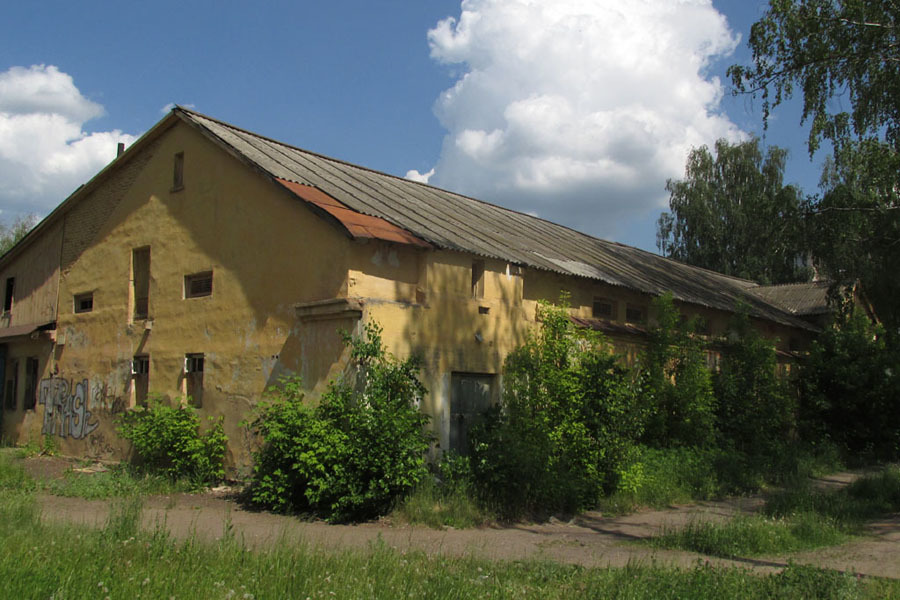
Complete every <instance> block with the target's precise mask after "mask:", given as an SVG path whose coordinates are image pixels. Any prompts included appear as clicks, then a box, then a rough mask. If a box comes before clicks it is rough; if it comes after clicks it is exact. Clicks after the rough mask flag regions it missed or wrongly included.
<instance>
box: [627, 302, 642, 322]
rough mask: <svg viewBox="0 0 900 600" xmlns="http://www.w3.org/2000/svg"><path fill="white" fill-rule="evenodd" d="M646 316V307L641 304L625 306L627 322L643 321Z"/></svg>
mask: <svg viewBox="0 0 900 600" xmlns="http://www.w3.org/2000/svg"><path fill="white" fill-rule="evenodd" d="M644 318H645V314H644V309H643V308H642V307H640V306H631V305H629V306H627V307H626V308H625V322H626V323H643V322H644Z"/></svg>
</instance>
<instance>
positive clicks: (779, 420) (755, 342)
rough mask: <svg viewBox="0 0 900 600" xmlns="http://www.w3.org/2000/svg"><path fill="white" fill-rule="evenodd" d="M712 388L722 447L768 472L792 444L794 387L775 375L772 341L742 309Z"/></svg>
mask: <svg viewBox="0 0 900 600" xmlns="http://www.w3.org/2000/svg"><path fill="white" fill-rule="evenodd" d="M714 385H715V391H716V396H717V398H718V403H719V404H718V408H719V414H718V417H719V419H718V420H719V433H720V436H721V441H720V445H721V446H722V447H724V448H728V447H732V448H734V449H735V450H737V451H739V452H742V453H744V454H747V455H748V456H750V457H753V458H754V459H755V462H756V463H757V464H758V465H759V467H760V468H761V469H765V470H767V469H768V466H769V464H770V463H771V459H774V458H775V457H777V456H778V455H779V454H780V453H781V451H782V450H783V449H784V448H785V446H786V445H787V444H788V441H789V436H790V434H791V430H792V429H793V428H794V426H795V406H796V402H795V399H794V395H793V394H792V390H791V383H790V382H789V380H788V379H787V378H786V377H783V376H780V375H779V374H778V372H777V361H776V357H775V345H774V343H773V342H772V341H771V340H769V339H766V338H765V337H763V336H762V334H760V333H759V331H757V329H756V328H755V327H753V325H752V324H751V323H750V319H749V317H748V316H747V314H746V313H745V312H742V311H740V310H739V311H738V313H737V314H736V315H735V316H734V317H733V318H732V321H731V324H730V326H729V331H728V334H727V336H726V341H725V345H724V347H723V353H722V362H721V365H720V370H719V372H718V373H716V375H715V377H714ZM761 460H762V461H763V462H765V463H766V464H765V465H763V464H761V463H760V461H761Z"/></svg>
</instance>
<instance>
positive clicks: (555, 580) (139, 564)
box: [0, 492, 900, 600]
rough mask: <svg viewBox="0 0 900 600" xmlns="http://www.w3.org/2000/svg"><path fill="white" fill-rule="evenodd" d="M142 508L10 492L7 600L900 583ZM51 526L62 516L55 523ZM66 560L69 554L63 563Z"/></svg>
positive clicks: (833, 591)
mask: <svg viewBox="0 0 900 600" xmlns="http://www.w3.org/2000/svg"><path fill="white" fill-rule="evenodd" d="M137 506H138V505H137V504H136V503H135V504H129V503H126V504H124V505H122V506H119V507H117V509H116V511H115V515H116V516H115V519H113V520H112V521H111V522H110V523H109V524H108V526H107V527H106V528H104V529H97V528H92V527H87V526H74V525H64V524H61V523H57V522H42V520H41V519H40V512H39V510H38V505H37V503H36V502H35V501H34V497H33V495H30V494H22V493H15V494H10V495H4V493H3V492H0V539H2V540H3V545H4V546H3V549H4V551H3V552H0V597H2V598H50V597H54V598H95V597H98V598H104V597H107V596H109V597H110V598H137V597H141V598H171V597H178V598H180V597H182V596H183V595H184V593H185V590H189V595H190V597H192V598H198V599H207V598H208V599H221V598H236V599H237V598H247V599H249V598H306V597H311V598H320V597H321V598H330V597H335V598H481V597H487V596H490V597H491V598H497V599H516V600H521V599H532V598H533V599H540V600H555V599H559V600H562V599H568V598H576V597H586V598H635V599H637V598H653V599H675V598H692V599H697V600H703V599H709V600H713V599H715V600H718V599H720V598H730V599H731V598H733V599H736V600H748V599H757V598H758V599H768V598H798V599H799V598H817V599H818V598H821V599H826V600H827V599H835V600H836V599H838V598H840V599H854V598H861V599H868V598H871V599H876V598H877V599H879V600H880V599H882V598H892V597H897V596H898V595H900V584H898V582H896V581H892V580H886V579H885V580H882V579H878V578H861V579H860V578H857V577H855V576H854V575H853V574H843V573H839V572H836V571H827V570H821V569H817V568H815V567H809V566H799V565H788V566H787V567H785V568H784V569H783V570H781V571H780V572H778V573H765V572H753V571H750V570H748V569H742V568H734V567H726V566H717V565H714V564H710V563H709V562H706V563H701V562H698V563H696V564H695V565H693V566H690V567H687V568H678V567H670V566H659V565H656V564H643V565H642V564H631V565H629V566H627V567H625V568H585V567H581V566H577V565H566V564H560V563H554V562H550V561H534V560H525V561H490V560H483V559H478V558H472V557H471V556H464V557H458V556H453V555H452V553H446V552H441V553H435V554H432V555H429V554H426V553H424V552H417V551H408V550H393V549H391V548H389V547H387V545H386V544H383V543H375V544H372V545H370V546H369V547H368V548H363V549H354V550H335V551H331V550H323V549H322V548H321V547H314V546H311V545H308V544H305V543H302V542H300V543H294V542H292V541H289V540H288V539H287V538H282V539H279V540H274V541H273V540H264V541H263V543H260V544H255V545H253V546H251V545H250V543H249V542H244V541H243V540H242V538H241V537H240V536H235V535H230V536H229V535H226V536H224V537H223V539H221V540H220V541H218V542H214V543H210V542H207V541H204V540H202V539H200V538H199V537H198V536H197V535H193V534H190V533H188V535H187V537H186V539H183V540H176V539H174V538H173V537H170V536H169V535H168V533H167V532H166V530H165V529H161V528H157V529H155V530H153V529H151V530H147V529H140V528H136V527H133V525H135V524H136V523H137V521H136V520H135V519H134V515H135V514H136V510H135V509H136V508H137ZM50 521H52V520H50ZM60 557H65V560H62V559H61V558H60Z"/></svg>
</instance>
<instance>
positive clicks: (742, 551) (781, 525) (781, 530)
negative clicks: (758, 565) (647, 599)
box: [652, 513, 849, 558]
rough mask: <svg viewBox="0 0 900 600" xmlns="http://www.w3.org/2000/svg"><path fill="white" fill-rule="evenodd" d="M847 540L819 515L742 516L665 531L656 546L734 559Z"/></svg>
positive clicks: (697, 522)
mask: <svg viewBox="0 0 900 600" xmlns="http://www.w3.org/2000/svg"><path fill="white" fill-rule="evenodd" d="M847 539H849V536H848V535H847V534H846V533H844V531H843V529H842V528H841V527H840V526H839V525H837V524H835V523H834V522H831V521H829V520H824V521H823V520H822V519H821V517H820V516H819V515H817V514H815V513H802V514H798V515H795V516H793V517H791V518H772V517H761V516H739V517H735V518H734V519H731V520H730V521H728V522H726V523H712V522H709V521H695V522H692V523H689V524H688V525H686V526H684V527H680V528H676V529H668V530H666V529H664V530H663V532H662V534H661V535H660V536H658V537H655V538H653V542H652V543H653V545H654V546H656V547H661V548H680V549H682V550H691V551H693V552H699V553H701V554H708V555H710V556H722V557H725V558H734V557H738V556H759V555H765V554H769V555H773V554H784V553H789V552H798V551H801V550H811V549H813V548H819V547H822V546H833V545H836V544H840V543H843V542H845V541H846V540H847Z"/></svg>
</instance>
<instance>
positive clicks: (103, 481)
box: [42, 465, 191, 500]
mask: <svg viewBox="0 0 900 600" xmlns="http://www.w3.org/2000/svg"><path fill="white" fill-rule="evenodd" d="M42 489H43V490H44V491H46V492H48V493H50V494H53V495H54V496H64V497H70V498H85V499H88V500H95V499H102V498H121V497H126V496H135V497H140V496H148V495H151V494H152V495H161V494H174V493H179V492H189V491H191V484H190V482H188V481H185V480H175V481H173V480H172V479H171V478H169V477H166V476H163V475H158V474H155V473H133V472H132V469H130V468H128V465H114V466H112V467H111V468H110V469H109V470H108V471H101V472H96V473H76V472H74V471H69V472H67V473H66V474H65V476H64V477H63V478H62V479H50V480H48V481H46V482H43V484H42Z"/></svg>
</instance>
